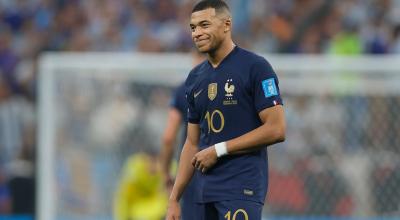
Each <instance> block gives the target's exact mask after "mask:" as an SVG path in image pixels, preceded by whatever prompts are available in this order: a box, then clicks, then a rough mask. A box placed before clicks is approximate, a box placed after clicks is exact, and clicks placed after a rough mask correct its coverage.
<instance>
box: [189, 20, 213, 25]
mask: <svg viewBox="0 0 400 220" xmlns="http://www.w3.org/2000/svg"><path fill="white" fill-rule="evenodd" d="M204 23H211V21H210V20H201V21H199V22H197V24H196V23H192V22H190V24H189V25H190V26H197V25H201V24H204Z"/></svg>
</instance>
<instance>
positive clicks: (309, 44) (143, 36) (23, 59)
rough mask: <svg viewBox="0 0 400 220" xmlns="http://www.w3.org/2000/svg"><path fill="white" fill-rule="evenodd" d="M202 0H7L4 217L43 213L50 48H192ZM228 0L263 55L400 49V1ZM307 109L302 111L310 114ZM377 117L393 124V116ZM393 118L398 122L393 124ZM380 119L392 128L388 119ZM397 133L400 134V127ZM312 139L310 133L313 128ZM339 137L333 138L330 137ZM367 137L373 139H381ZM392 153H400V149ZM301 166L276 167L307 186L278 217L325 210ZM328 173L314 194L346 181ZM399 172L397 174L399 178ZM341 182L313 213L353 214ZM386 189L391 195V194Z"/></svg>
mask: <svg viewBox="0 0 400 220" xmlns="http://www.w3.org/2000/svg"><path fill="white" fill-rule="evenodd" d="M194 2H195V1H193V0H81V1H80V0H0V215H1V214H11V213H14V214H18V213H25V214H33V213H34V183H35V181H34V177H35V169H34V167H35V148H36V140H35V138H36V126H37V114H36V113H37V111H36V103H37V101H36V97H37V95H36V87H37V83H36V78H37V61H38V58H39V56H40V54H41V53H42V52H45V51H74V52H75V51H124V52H132V51H141V52H188V51H190V50H191V48H192V41H191V37H190V29H189V26H188V16H189V15H190V11H191V9H192V6H193V4H194ZM228 2H230V5H231V6H232V12H233V17H234V39H235V41H236V42H237V43H238V44H239V45H241V46H242V47H244V48H248V49H251V50H256V51H258V52H262V53H296V54H344V55H358V54H391V53H400V1H399V0H347V1H339V0H337V1H334V0H279V1H275V0H228ZM382 99H384V98H375V99H371V100H363V99H357V98H355V99H354V100H347V102H348V103H351V102H352V101H359V102H360V105H372V104H371V103H373V102H376V105H375V106H383V105H380V103H397V104H393V106H392V107H391V106H387V107H386V110H385V109H384V110H382V111H387V112H388V114H387V115H390V116H393V115H394V111H395V110H393V109H399V105H400V104H399V101H398V100H397V102H396V101H395V102H392V101H393V100H382ZM397 99H398V97H397ZM298 105H299V106H298V109H302V108H307V106H309V105H306V104H304V103H298ZM394 105H395V106H394ZM310 106H312V104H310ZM346 106H352V105H350V104H348V105H346ZM331 107H332V108H334V106H331ZM348 110H349V111H353V112H354V111H355V110H354V109H353V110H352V109H348ZM377 111H378V110H377ZM379 111H381V110H379ZM304 112H306V111H304ZM297 113H301V110H299V112H297ZM365 114H367V113H365ZM365 114H364V115H365ZM357 115H359V116H360V115H362V114H357V113H352V116H354V117H356V118H357ZM382 115H383V114H382ZM360 117H361V116H360ZM397 117H398V116H397ZM293 120H295V118H294V119H293ZM377 120H387V121H388V122H390V121H391V120H392V118H386V119H385V118H379V119H377ZM398 120H399V119H398V118H397V121H398ZM363 122H364V121H363V119H362V118H360V119H356V122H355V123H360V124H361V125H360V126H364V127H365V125H362V123H363ZM388 124H389V126H397V125H394V124H393V123H392V124H391V123H388ZM380 125H381V126H385V123H381V124H380ZM304 126H307V125H304ZM349 126H355V125H354V124H352V125H351V124H350V125H349ZM333 127H335V126H333ZM299 129H303V128H299ZM396 129H397V130H396ZM303 130H304V129H303ZM388 130H391V128H385V130H384V131H388ZM392 130H394V131H399V128H398V127H396V128H392ZM305 131H307V129H305ZM354 132H355V134H356V136H357V135H358V136H359V138H354V136H352V137H346V136H345V135H344V136H345V137H346V140H341V141H342V142H341V143H345V142H346V141H347V142H346V143H349V144H348V145H349V146H353V147H355V148H356V147H357V145H363V143H362V141H363V140H364V141H365V139H363V137H364V136H365V133H362V132H375V133H374V134H376V135H378V136H379V135H381V139H379V140H383V139H385V138H386V137H388V136H386V135H387V134H383V133H382V129H381V130H379V129H377V130H376V131H360V132H358V133H357V131H354ZM381 133H382V134H381ZM302 135H304V137H307V136H309V134H307V133H306V134H302ZM391 135H392V136H393V138H391V139H388V140H386V141H387V142H388V143H387V144H386V145H387V146H388V148H390V147H393V146H394V147H395V146H399V142H396V143H393V141H392V142H390V141H389V140H397V141H399V140H398V138H397V139H396V138H395V136H396V135H395V133H393V134H391ZM329 138H330V137H327V139H326V140H330V139H329ZM378 138H379V137H378ZM335 141H336V140H333V142H330V143H335ZM366 141H371V142H372V143H373V141H374V139H371V140H366ZM317 142H318V141H316V143H317ZM350 142H351V143H350ZM390 150H394V151H397V152H398V149H397V150H396V149H390ZM349 151H350V150H349ZM296 163H300V164H295V165H293V167H292V168H293V169H295V170H293V169H292V170H290V169H289V171H286V172H279V170H280V169H278V168H277V169H274V170H273V171H272V175H275V176H276V178H275V179H276V180H277V181H279V180H280V181H282V184H292V185H288V186H287V187H294V188H296V187H297V188H296V189H298V193H299V194H298V196H297V197H295V198H296V199H295V200H293V199H292V198H294V197H293V196H292V197H290V196H289V195H287V196H288V197H287V198H288V199H286V200H285V195H281V194H279V195H274V193H272V194H271V195H270V196H271V197H272V200H271V201H272V202H275V204H278V205H277V206H276V207H275V212H276V213H279V212H282V213H296V212H298V213H300V212H304V211H305V209H307V207H308V209H310V208H309V207H311V206H310V205H307V204H306V203H305V201H306V200H307V201H309V202H314V203H315V204H316V206H315V207H319V206H318V203H321V201H318V200H316V201H312V198H314V197H312V195H308V197H307V196H306V195H305V193H306V191H307V189H305V188H304V183H302V180H301V178H300V177H298V176H296V175H289V174H290V173H293V172H297V173H303V174H304V175H306V172H305V171H304V170H301V169H305V167H307V166H306V164H307V165H309V162H304V161H302V160H299V161H296ZM310 166H311V165H310ZM282 169H284V170H285V168H282ZM377 169H378V168H377ZM381 169H384V170H383V171H382V172H380V171H379V170H377V171H375V173H373V174H371V176H372V177H374V176H375V175H376V176H377V178H378V179H379V180H382V178H383V179H384V180H385V178H389V179H387V180H386V181H387V182H386V183H383V182H377V183H376V189H377V190H378V191H376V190H375V191H374V192H373V194H374V193H375V194H376V196H377V197H379V196H382V191H384V190H385V189H386V187H385V185H384V184H393V185H391V186H392V187H396V186H397V187H398V186H399V185H400V183H399V181H400V174H399V170H400V168H399V167H397V168H396V167H393V166H391V167H389V168H387V167H383V168H381ZM325 171H326V172H322V171H321V170H319V171H318V172H317V171H316V173H311V174H309V175H310V176H311V177H310V176H307V177H306V178H307V180H308V181H314V182H312V184H314V185H312V187H313V189H318V187H320V192H316V191H315V190H314V191H312V193H320V194H323V193H324V190H326V185H324V187H322V186H321V185H320V184H321V181H320V179H321V178H328V179H329V178H331V179H332V181H340V178H336V177H337V174H335V173H332V172H333V171H332V170H325ZM378 171H379V172H378ZM390 172H397V173H396V175H394V177H393V175H391V174H390ZM318 175H322V176H318ZM382 175H383V177H382ZM303 177H304V176H303ZM296 178H297V179H296ZM378 179H377V180H376V181H378ZM396 181H397V182H396ZM379 184H381V185H379ZM333 185H335V187H337V186H340V187H339V188H338V189H335V190H339V191H338V192H337V193H334V194H335V195H338V196H342V197H340V198H337V200H336V201H332V207H333V206H334V208H332V207H330V208H329V211H328V209H327V208H326V207H325V208H326V209H327V210H325V211H324V210H323V209H324V208H321V209H318V210H314V211H313V210H311V211H309V213H314V214H325V215H327V214H331V213H328V212H332V210H334V211H337V213H339V214H340V213H341V214H344V215H345V214H349V213H351V212H348V211H347V212H346V209H349V208H351V199H349V196H351V195H349V194H348V192H347V193H346V190H345V187H344V186H343V187H342V185H341V184H340V183H339V184H333ZM379 187H380V188H379ZM340 190H341V191H340ZM379 190H381V191H379ZM310 192H311V191H310ZM397 193H398V191H397ZM383 194H384V195H385V196H387V195H388V193H383ZM27 195H28V196H27ZM393 196H394V197H393V198H397V200H395V201H393V206H396V204H399V201H398V200H399V198H400V195H398V194H397V195H393ZM289 197H290V198H289ZM306 198H309V199H306ZM331 198H332V197H331ZM324 202H328V201H324ZM313 207H314V206H313ZM321 207H322V206H321ZM272 209H274V208H272ZM316 209H317V208H316ZM385 209H390V210H385ZM396 210H397V211H398V207H392V208H391V206H390V205H386V206H384V207H380V206H379V205H377V207H375V211H376V213H391V212H393V211H396Z"/></svg>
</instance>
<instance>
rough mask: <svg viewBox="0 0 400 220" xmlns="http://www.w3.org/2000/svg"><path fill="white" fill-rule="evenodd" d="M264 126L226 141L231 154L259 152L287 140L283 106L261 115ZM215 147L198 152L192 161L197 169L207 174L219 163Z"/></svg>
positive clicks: (275, 107)
mask: <svg viewBox="0 0 400 220" xmlns="http://www.w3.org/2000/svg"><path fill="white" fill-rule="evenodd" d="M259 117H260V119H261V121H262V122H263V124H262V125H261V126H260V127H258V128H256V129H254V130H252V131H250V132H248V133H246V134H244V135H242V136H239V137H237V138H234V139H231V140H229V141H226V142H225V144H226V150H227V153H229V154H244V153H248V152H251V151H254V150H257V149H259V148H260V146H262V145H272V144H275V143H279V142H283V141H284V140H285V133H286V122H285V115H284V111H283V106H281V105H277V106H274V107H271V108H266V109H264V110H262V111H261V112H260V113H259ZM217 159H218V158H217V153H216V150H215V145H214V146H212V147H208V148H206V149H204V150H202V151H200V152H198V153H197V154H196V155H195V156H194V158H193V161H192V164H193V166H195V167H196V169H198V170H200V171H202V172H203V173H204V172H206V171H207V170H208V169H209V168H210V167H212V166H213V165H214V164H215V163H216V162H217Z"/></svg>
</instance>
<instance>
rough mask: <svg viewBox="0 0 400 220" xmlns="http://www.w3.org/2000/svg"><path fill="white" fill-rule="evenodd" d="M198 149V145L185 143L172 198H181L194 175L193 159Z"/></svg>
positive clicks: (176, 199)
mask: <svg viewBox="0 0 400 220" xmlns="http://www.w3.org/2000/svg"><path fill="white" fill-rule="evenodd" d="M197 151H198V150H197V146H194V145H191V144H188V143H185V146H184V147H183V149H182V153H181V156H180V160H179V166H178V173H177V176H176V179H175V183H174V187H173V189H172V192H171V195H170V200H175V201H179V199H180V198H181V196H182V193H183V191H184V189H185V187H186V185H187V184H188V183H189V181H190V179H191V178H192V176H193V173H194V167H193V166H192V164H191V161H192V158H193V156H194V155H195V154H196V153H197Z"/></svg>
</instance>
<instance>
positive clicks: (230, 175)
mask: <svg viewBox="0 0 400 220" xmlns="http://www.w3.org/2000/svg"><path fill="white" fill-rule="evenodd" d="M190 27H191V30H192V38H193V41H194V43H195V45H196V47H197V48H198V50H199V51H200V52H202V53H205V54H207V58H208V61H205V62H203V63H201V64H199V65H198V66H196V67H195V68H194V69H193V70H192V71H191V73H190V74H189V76H188V78H187V80H186V89H187V91H186V96H187V100H188V105H189V108H188V109H189V110H188V130H187V138H186V141H185V144H184V147H183V150H182V153H181V157H180V163H179V167H178V173H177V178H176V180H175V184H174V187H173V189H172V192H171V195H170V198H169V205H168V212H167V220H175V219H180V213H181V210H180V206H179V203H178V201H179V199H180V198H181V195H182V193H183V191H184V190H185V186H186V185H187V183H188V182H189V181H190V179H191V177H192V176H193V174H194V173H196V174H195V175H196V185H197V188H196V189H197V192H196V194H197V195H196V197H197V201H198V207H197V208H198V210H197V212H196V215H194V216H192V219H202V220H213V219H228V220H239V219H246V220H248V219H251V220H256V219H261V214H262V207H263V202H264V200H265V195H266V192H267V182H268V173H267V172H268V171H267V169H268V166H267V151H266V146H268V145H272V144H275V143H278V142H281V141H284V139H285V119H284V112H283V107H282V105H281V104H282V100H281V98H280V94H279V87H278V79H277V76H276V74H275V73H274V71H273V70H272V67H271V66H270V65H269V63H268V62H267V61H266V60H265V59H264V58H262V57H260V56H257V55H255V54H253V53H251V52H248V51H246V50H244V49H241V48H239V47H237V46H235V45H234V43H233V41H232V38H231V30H232V18H231V15H230V11H229V8H228V6H227V5H226V3H224V2H223V1H222V0H203V1H201V2H199V3H198V4H196V5H195V7H194V8H193V10H192V16H191V21H190ZM195 170H196V172H195Z"/></svg>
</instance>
